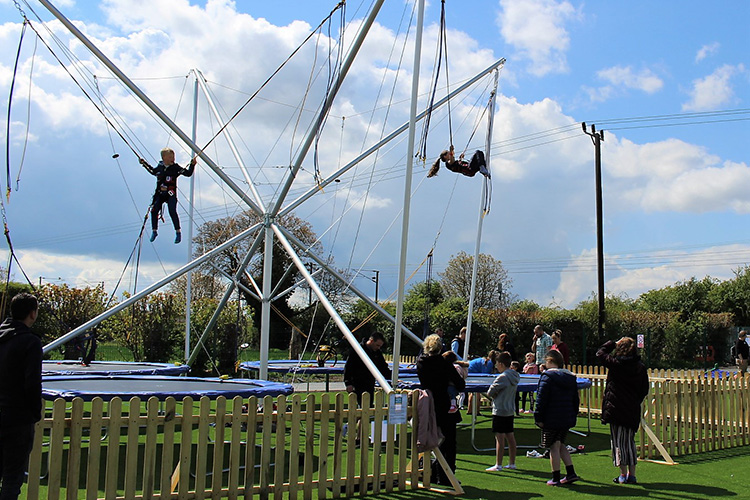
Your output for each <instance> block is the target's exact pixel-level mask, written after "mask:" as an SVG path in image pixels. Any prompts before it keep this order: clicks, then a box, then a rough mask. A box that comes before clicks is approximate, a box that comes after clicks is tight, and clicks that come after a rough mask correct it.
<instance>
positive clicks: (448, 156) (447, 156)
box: [427, 146, 490, 178]
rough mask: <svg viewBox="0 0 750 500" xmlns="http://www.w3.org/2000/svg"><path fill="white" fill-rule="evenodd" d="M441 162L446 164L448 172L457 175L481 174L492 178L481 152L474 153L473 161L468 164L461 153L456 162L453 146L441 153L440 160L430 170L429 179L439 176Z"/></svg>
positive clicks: (471, 175) (472, 175)
mask: <svg viewBox="0 0 750 500" xmlns="http://www.w3.org/2000/svg"><path fill="white" fill-rule="evenodd" d="M441 161H442V162H443V163H445V166H446V168H447V169H448V170H450V171H451V172H456V173H457V174H463V175H465V176H467V177H474V175H475V174H476V173H477V172H481V173H482V175H484V176H485V177H488V178H489V177H490V172H489V170H487V162H486V161H485V159H484V153H483V152H482V151H480V150H476V151H474V154H473V155H472V156H471V161H468V162H467V161H466V160H464V154H463V153H461V155H459V157H458V160H456V154H455V152H454V150H453V146H451V147H450V149H446V150H445V151H443V152H442V153H440V157H438V159H437V160H435V163H433V164H432V168H430V171H429V172H428V173H427V177H435V176H436V175H437V173H438V170H440V162H441Z"/></svg>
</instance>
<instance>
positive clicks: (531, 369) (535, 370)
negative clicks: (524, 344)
mask: <svg viewBox="0 0 750 500" xmlns="http://www.w3.org/2000/svg"><path fill="white" fill-rule="evenodd" d="M523 372H524V373H525V374H527V375H539V365H537V364H536V354H534V353H533V352H528V353H526V364H525V365H523ZM527 399H528V400H529V409H528V410H526V400H527ZM521 413H534V393H528V392H524V393H522V395H521Z"/></svg>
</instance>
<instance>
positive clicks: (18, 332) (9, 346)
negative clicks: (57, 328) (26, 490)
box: [0, 293, 42, 500]
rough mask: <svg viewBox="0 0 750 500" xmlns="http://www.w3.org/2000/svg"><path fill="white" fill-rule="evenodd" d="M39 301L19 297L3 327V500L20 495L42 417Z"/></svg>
mask: <svg viewBox="0 0 750 500" xmlns="http://www.w3.org/2000/svg"><path fill="white" fill-rule="evenodd" d="M38 312H39V306H38V302H37V299H36V297H34V296H33V295H31V294H29V293H19V294H18V295H16V296H15V297H13V300H12V301H11V303H10V313H11V317H10V318H8V319H6V320H5V321H3V323H2V325H0V478H2V479H0V481H2V485H0V498H2V499H3V500H5V499H6V498H7V499H16V498H18V495H19V494H20V493H21V485H22V484H23V480H24V476H25V473H26V463H27V461H28V459H29V454H30V453H31V447H32V446H33V444H34V426H35V424H36V423H37V422H38V421H39V420H40V419H41V417H42V415H41V413H42V340H41V339H40V338H39V336H38V335H36V334H35V333H34V332H32V331H31V325H33V324H34V322H35V321H36V318H37V314H38Z"/></svg>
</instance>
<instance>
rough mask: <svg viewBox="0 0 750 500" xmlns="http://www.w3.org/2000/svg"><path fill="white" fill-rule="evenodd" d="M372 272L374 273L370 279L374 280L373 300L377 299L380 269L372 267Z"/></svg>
mask: <svg viewBox="0 0 750 500" xmlns="http://www.w3.org/2000/svg"><path fill="white" fill-rule="evenodd" d="M372 272H374V273H375V276H373V277H372V278H371V279H372V280H373V281H374V282H375V302H377V301H378V285H380V271H378V270H377V269H374V270H373V271H372Z"/></svg>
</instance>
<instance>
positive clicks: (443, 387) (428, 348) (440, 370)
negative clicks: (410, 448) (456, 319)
mask: <svg viewBox="0 0 750 500" xmlns="http://www.w3.org/2000/svg"><path fill="white" fill-rule="evenodd" d="M442 350H443V342H442V340H440V337H439V336H438V335H435V334H433V335H429V336H427V338H425V339H424V342H423V343H422V354H420V355H419V358H418V359H417V376H418V377H419V383H420V385H421V386H422V389H425V390H429V391H430V392H432V400H433V403H434V406H435V423H437V426H438V427H439V428H440V431H441V432H442V433H443V436H444V439H443V442H442V443H440V451H441V452H442V454H443V456H444V457H445V460H446V461H447V462H448V465H449V466H450V468H451V470H453V471H455V470H456V424H457V423H458V422H460V421H461V413H459V412H454V413H450V407H451V398H450V394H449V392H448V391H449V389H448V388H449V386H451V385H452V386H453V387H454V388H455V389H456V390H457V391H463V390H464V389H465V388H466V382H465V381H464V379H463V377H461V375H459V373H458V371H456V369H455V368H454V367H453V365H452V364H451V362H450V361H448V360H447V359H445V358H444V357H443V356H442V354H441V352H442ZM435 476H436V477H435V479H436V482H437V483H438V484H442V485H450V484H451V483H450V481H449V480H448V478H447V477H446V476H445V475H444V474H443V472H442V470H440V469H437V470H436V471H435Z"/></svg>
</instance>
